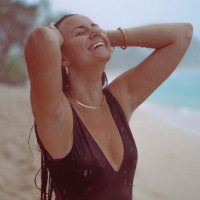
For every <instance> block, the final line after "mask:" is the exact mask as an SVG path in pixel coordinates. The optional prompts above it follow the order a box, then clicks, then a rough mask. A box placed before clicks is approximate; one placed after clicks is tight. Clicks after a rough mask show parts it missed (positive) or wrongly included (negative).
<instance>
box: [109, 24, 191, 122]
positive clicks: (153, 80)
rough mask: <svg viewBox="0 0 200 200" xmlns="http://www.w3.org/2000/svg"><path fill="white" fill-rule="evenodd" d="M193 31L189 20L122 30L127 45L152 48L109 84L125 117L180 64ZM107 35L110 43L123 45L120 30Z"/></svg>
mask: <svg viewBox="0 0 200 200" xmlns="http://www.w3.org/2000/svg"><path fill="white" fill-rule="evenodd" d="M192 30H193V28H192V25H191V24H189V23H171V24H156V25H148V26H142V27H136V28H128V29H125V30H124V31H125V34H126V36H127V46H138V47H147V48H154V49H155V51H154V52H153V53H152V54H151V55H149V56H148V57H147V58H146V59H145V60H144V61H143V62H141V63H140V64H138V65H137V66H136V67H134V68H132V69H130V70H128V71H127V72H125V73H124V74H122V75H121V76H119V77H118V78H117V79H115V80H114V81H113V82H112V83H111V84H110V85H109V88H110V90H111V91H112V93H113V94H114V95H115V97H116V98H117V99H118V100H119V102H120V103H121V105H122V107H123V109H124V111H125V114H126V116H127V118H129V117H130V115H131V113H132V112H133V110H134V109H136V108H137V107H138V106H139V105H140V104H141V103H142V102H143V101H144V100H145V99H146V98H147V97H148V96H149V95H151V93H152V92H153V91H154V90H155V89H156V88H157V87H158V86H159V85H160V84H161V83H162V82H163V81H164V80H165V79H166V78H167V77H168V76H169V75H170V74H171V73H172V72H173V70H174V69H175V68H176V66H177V65H178V64H179V62H180V61H181V59H182V57H183V56H184V54H185V52H186V50H187V48H188V45H189V43H190V40H191V38H192ZM108 37H109V39H110V42H111V45H113V46H123V45H124V44H125V41H124V36H123V34H122V32H121V31H119V30H117V31H109V32H108ZM133 56H134V55H133Z"/></svg>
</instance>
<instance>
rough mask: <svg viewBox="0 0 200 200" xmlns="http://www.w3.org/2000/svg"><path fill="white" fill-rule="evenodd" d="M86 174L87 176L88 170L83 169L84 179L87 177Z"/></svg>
mask: <svg viewBox="0 0 200 200" xmlns="http://www.w3.org/2000/svg"><path fill="white" fill-rule="evenodd" d="M87 174H88V170H87V169H85V170H84V172H83V176H84V177H86V176H87Z"/></svg>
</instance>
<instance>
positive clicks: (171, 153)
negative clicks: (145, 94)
mask: <svg viewBox="0 0 200 200" xmlns="http://www.w3.org/2000/svg"><path fill="white" fill-rule="evenodd" d="M163 112H164V111H163ZM163 115H165V113H163ZM168 116H169V113H168ZM169 117H171V118H173V117H174V116H169ZM195 120H196V119H195ZM32 125H33V117H32V113H31V107H30V102H29V89H28V88H27V87H8V86H4V85H0V130H1V131H0V132H1V135H0V200H11V199H15V200H38V199H39V190H38V189H37V188H36V187H35V185H34V177H35V174H36V172H37V171H38V169H39V167H40V165H39V162H40V160H39V153H38V152H37V145H36V141H35V135H34V131H32V134H31V139H30V147H31V149H32V151H33V154H34V160H33V157H32V154H31V151H30V150H29V146H28V136H29V132H30V129H31V127H32ZM130 126H131V129H132V132H133V135H134V138H135V141H136V144H137V147H138V153H139V160H138V165H137V169H136V175H135V180H134V200H199V199H200V190H199V188H200V156H199V155H200V135H199V137H198V136H197V135H195V134H191V133H190V129H191V128H188V127H190V126H187V123H185V124H183V127H184V126H185V127H187V129H184V128H183V127H182V128H180V127H177V126H175V125H173V124H172V123H169V122H168V121H167V120H165V118H162V119H161V118H160V117H159V114H155V113H152V112H150V110H149V108H148V109H147V107H145V106H142V105H141V106H140V107H139V108H138V109H137V110H136V111H135V112H134V113H133V116H132V118H131V121H130ZM196 127H197V128H195V131H198V126H196ZM192 131H193V130H191V132H192ZM199 131H200V127H199Z"/></svg>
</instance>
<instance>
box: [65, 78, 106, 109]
mask: <svg viewBox="0 0 200 200" xmlns="http://www.w3.org/2000/svg"><path fill="white" fill-rule="evenodd" d="M67 96H68V97H69V98H71V99H73V100H76V101H78V102H81V103H82V104H85V105H88V106H91V107H99V106H100V105H101V103H102V98H103V94H102V81H101V80H98V81H97V80H96V81H89V80H85V81H84V80H80V79H79V80H77V81H76V80H73V82H70V88H69V90H68V92H67Z"/></svg>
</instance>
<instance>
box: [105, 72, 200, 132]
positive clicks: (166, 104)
mask: <svg viewBox="0 0 200 200" xmlns="http://www.w3.org/2000/svg"><path fill="white" fill-rule="evenodd" d="M106 73H107V76H108V80H109V82H110V81H112V80H113V79H114V78H116V77H117V76H118V75H119V74H120V73H122V71H120V70H114V71H113V70H112V71H109V70H108V71H107V72H106ZM139 108H141V109H144V110H145V111H147V112H149V113H150V114H152V115H153V116H154V117H157V118H159V119H160V120H162V121H164V122H166V123H168V124H170V125H172V126H174V127H176V128H178V129H181V130H183V131H184V132H185V133H186V134H190V135H196V136H200V69H199V70H197V69H176V70H175V71H174V72H173V73H172V74H171V75H170V77H169V78H168V79H167V80H165V81H164V82H163V83H162V84H161V86H160V87H158V88H157V89H156V90H155V91H154V92H153V93H152V94H151V95H150V96H149V97H148V98H147V99H146V100H145V101H144V102H143V103H142V104H141V106H139Z"/></svg>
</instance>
